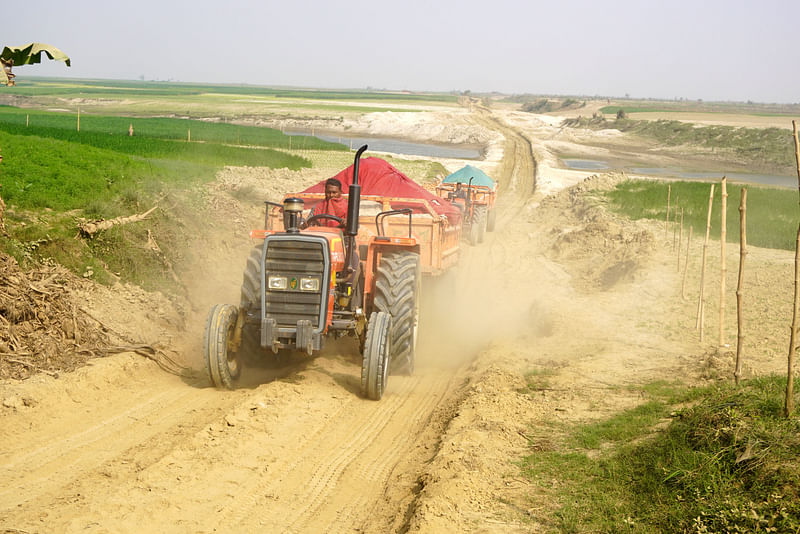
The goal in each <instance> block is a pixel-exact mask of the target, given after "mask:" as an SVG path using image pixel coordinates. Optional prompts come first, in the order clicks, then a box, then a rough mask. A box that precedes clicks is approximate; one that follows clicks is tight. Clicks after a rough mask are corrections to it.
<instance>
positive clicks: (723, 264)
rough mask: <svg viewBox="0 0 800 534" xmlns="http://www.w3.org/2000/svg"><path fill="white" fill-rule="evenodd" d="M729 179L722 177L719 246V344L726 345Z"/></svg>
mask: <svg viewBox="0 0 800 534" xmlns="http://www.w3.org/2000/svg"><path fill="white" fill-rule="evenodd" d="M727 185H728V179H727V177H725V176H723V177H722V184H721V185H720V189H721V190H722V191H721V194H722V203H721V204H720V212H721V213H720V225H719V248H720V258H719V264H720V275H719V346H720V347H724V346H725V282H726V278H727V275H728V265H727V261H726V259H725V240H726V239H727V238H728V218H727V215H726V213H725V210H727V209H728V187H727Z"/></svg>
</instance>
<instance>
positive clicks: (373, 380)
mask: <svg viewBox="0 0 800 534" xmlns="http://www.w3.org/2000/svg"><path fill="white" fill-rule="evenodd" d="M391 330H392V316H391V315H389V314H388V313H384V312H372V314H371V315H370V317H369V322H368V323H367V334H366V341H365V343H364V354H363V355H362V357H361V395H362V396H364V397H366V398H368V399H371V400H381V397H383V392H384V391H386V382H387V379H388V378H389V352H390V351H391V348H392V336H391Z"/></svg>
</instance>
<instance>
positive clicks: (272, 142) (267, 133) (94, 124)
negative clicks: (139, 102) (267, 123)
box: [0, 106, 345, 150]
mask: <svg viewBox="0 0 800 534" xmlns="http://www.w3.org/2000/svg"><path fill="white" fill-rule="evenodd" d="M129 126H133V130H134V136H133V137H129V136H128V127H129ZM77 127H78V117H77V114H76V113H63V112H61V113H59V112H50V111H39V110H22V109H19V108H14V107H10V106H0V128H2V129H3V130H4V131H7V132H9V133H14V134H17V135H40V136H43V137H55V138H59V139H67V140H70V141H75V142H86V143H87V144H94V143H98V142H101V141H98V140H94V141H92V140H90V138H91V135H94V134H103V136H105V137H106V138H108V139H109V141H108V144H116V145H118V146H125V143H122V145H120V143H119V142H116V143H115V141H116V140H118V138H121V137H124V138H125V139H126V140H127V141H126V143H127V144H128V145H135V144H136V143H138V142H139V140H140V139H142V138H144V139H171V140H183V141H185V140H187V139H189V138H190V137H191V140H192V141H202V142H207V143H225V144H234V145H252V146H259V147H270V148H290V147H291V146H292V144H294V147H295V148H296V147H298V146H300V145H299V143H300V142H302V143H303V146H304V148H307V149H309V150H345V147H344V146H343V145H340V144H338V143H329V142H327V141H322V140H320V139H317V138H314V137H309V138H307V139H302V138H301V137H302V136H289V135H285V134H283V133H281V132H280V131H278V130H274V129H272V128H261V127H257V126H240V125H236V124H228V123H220V122H208V121H198V120H191V119H172V118H131V117H120V116H107V115H93V114H85V113H84V114H82V115H81V117H80V132H78V131H77ZM306 137H307V136H306ZM112 138H113V139H114V140H115V141H111V140H110V139H112ZM81 139H84V140H85V141H81ZM101 146H103V145H102V144H101ZM131 150H133V149H131Z"/></svg>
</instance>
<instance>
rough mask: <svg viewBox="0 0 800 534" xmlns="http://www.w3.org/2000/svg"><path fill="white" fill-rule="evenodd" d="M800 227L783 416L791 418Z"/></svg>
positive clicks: (796, 245)
mask: <svg viewBox="0 0 800 534" xmlns="http://www.w3.org/2000/svg"><path fill="white" fill-rule="evenodd" d="M799 289H800V225H798V227H797V241H796V242H795V248H794V300H793V301H792V330H791V332H790V334H789V358H788V362H787V368H786V400H785V401H784V404H783V415H785V416H786V417H789V416H790V415H791V414H792V412H793V411H794V353H795V350H796V347H795V345H796V339H797V301H798V300H800V290H799Z"/></svg>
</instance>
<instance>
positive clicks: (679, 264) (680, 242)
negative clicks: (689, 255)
mask: <svg viewBox="0 0 800 534" xmlns="http://www.w3.org/2000/svg"><path fill="white" fill-rule="evenodd" d="M682 243H683V208H681V233H680V237H678V272H681V244H682Z"/></svg>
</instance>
